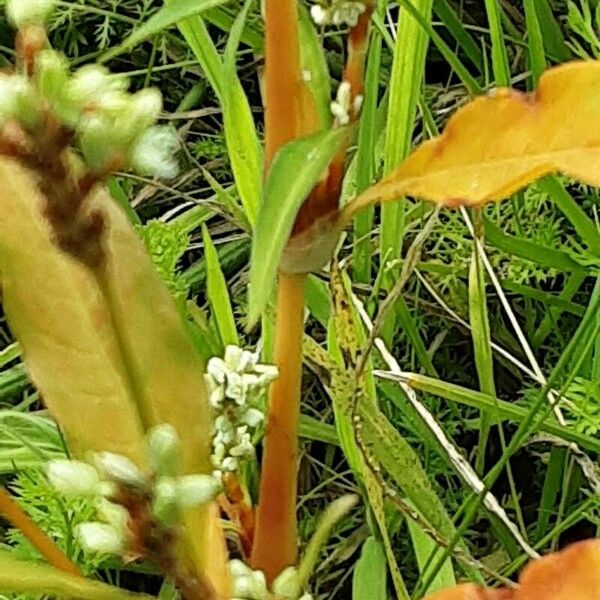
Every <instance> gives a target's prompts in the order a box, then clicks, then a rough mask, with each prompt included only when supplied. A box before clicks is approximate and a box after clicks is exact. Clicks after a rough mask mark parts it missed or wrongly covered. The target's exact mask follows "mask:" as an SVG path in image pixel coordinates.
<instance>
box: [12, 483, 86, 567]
mask: <svg viewBox="0 0 600 600" xmlns="http://www.w3.org/2000/svg"><path fill="white" fill-rule="evenodd" d="M0 513H2V515H3V516H4V517H5V518H6V519H7V520H8V522H9V523H10V524H11V525H12V526H13V527H15V528H17V529H18V530H19V531H20V532H21V533H22V534H23V535H24V536H25V537H26V538H27V540H29V542H30V543H31V544H32V546H33V547H34V548H35V549H36V550H37V551H38V552H39V553H40V554H41V555H42V556H43V557H44V558H45V559H46V560H47V561H48V562H49V563H50V564H51V565H52V566H53V567H56V568H57V569H60V570H61V571H64V572H65V573H70V574H71V575H77V576H79V577H83V574H82V573H81V571H80V570H79V567H78V566H77V565H76V564H75V563H74V562H72V561H71V559H70V558H69V557H68V556H67V555H66V554H65V553H64V552H63V551H62V550H61V549H60V548H59V547H58V546H57V545H56V544H55V543H54V542H53V541H52V540H51V539H50V538H49V537H48V536H47V535H46V534H45V533H44V532H43V531H42V530H41V529H40V528H39V527H38V525H37V524H36V523H35V522H34V521H33V520H32V519H31V518H30V517H29V515H27V514H26V513H25V512H24V511H23V509H22V508H21V507H20V506H19V505H18V504H17V503H16V502H15V501H14V500H13V498H12V496H11V495H10V494H9V493H8V492H7V491H6V489H5V488H3V487H0Z"/></svg>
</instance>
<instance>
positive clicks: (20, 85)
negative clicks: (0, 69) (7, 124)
mask: <svg viewBox="0 0 600 600" xmlns="http://www.w3.org/2000/svg"><path fill="white" fill-rule="evenodd" d="M38 99H39V97H38V95H37V93H36V91H35V89H34V88H33V86H32V85H31V82H30V81H29V80H28V79H27V78H26V77H24V76H22V75H5V74H3V73H0V121H6V120H9V119H16V120H17V121H19V122H21V123H22V124H24V125H26V126H32V125H35V124H36V123H37V122H38V121H39V117H40V110H39V109H40V106H39V103H38Z"/></svg>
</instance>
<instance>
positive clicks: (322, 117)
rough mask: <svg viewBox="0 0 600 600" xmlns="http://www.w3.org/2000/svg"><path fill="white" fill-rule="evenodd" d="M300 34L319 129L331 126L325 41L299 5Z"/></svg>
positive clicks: (305, 73)
mask: <svg viewBox="0 0 600 600" xmlns="http://www.w3.org/2000/svg"><path fill="white" fill-rule="evenodd" d="M298 34H299V37H300V62H301V65H302V72H303V75H304V84H305V85H306V87H307V88H308V91H309V93H310V95H311V96H312V97H313V99H314V102H315V106H316V108H317V115H318V117H319V130H322V129H328V128H329V127H330V126H331V121H332V114H331V110H330V108H329V103H330V102H331V77H330V75H329V69H328V67H327V59H326V58H325V50H324V47H323V41H322V40H321V38H320V37H319V36H318V35H317V31H316V29H315V25H314V23H313V20H312V18H311V17H310V15H309V13H308V11H307V10H306V9H305V8H304V6H302V5H301V4H299V5H298Z"/></svg>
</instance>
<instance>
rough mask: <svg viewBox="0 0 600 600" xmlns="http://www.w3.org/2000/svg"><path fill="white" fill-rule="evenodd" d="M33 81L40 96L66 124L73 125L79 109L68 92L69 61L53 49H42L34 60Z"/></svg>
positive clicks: (79, 111)
mask: <svg viewBox="0 0 600 600" xmlns="http://www.w3.org/2000/svg"><path fill="white" fill-rule="evenodd" d="M35 81H36V85H37V89H38V92H39V94H40V96H41V97H42V98H43V99H44V100H45V101H46V102H47V103H48V105H49V107H50V108H51V109H52V111H53V112H54V113H55V115H56V116H57V117H58V118H59V119H60V120H61V121H62V122H63V123H65V124H66V125H69V126H71V127H72V126H74V125H75V123H76V122H77V120H78V119H79V116H80V114H81V109H80V107H79V106H77V104H76V103H74V102H73V101H72V100H71V99H70V97H69V95H68V93H67V90H68V85H69V61H68V60H67V59H66V57H65V56H64V55H63V54H61V53H59V52H56V51H55V50H42V51H41V52H40V53H39V54H38V56H37V59H36V61H35Z"/></svg>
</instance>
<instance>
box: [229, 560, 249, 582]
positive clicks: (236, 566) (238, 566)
mask: <svg viewBox="0 0 600 600" xmlns="http://www.w3.org/2000/svg"><path fill="white" fill-rule="evenodd" d="M228 566H229V574H230V575H231V577H244V576H247V575H251V574H252V569H251V568H250V567H249V566H248V565H247V564H246V563H245V562H244V561H243V560H239V559H238V558H234V559H232V560H230V561H229V565H228Z"/></svg>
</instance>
